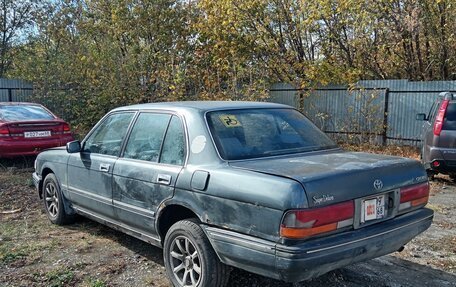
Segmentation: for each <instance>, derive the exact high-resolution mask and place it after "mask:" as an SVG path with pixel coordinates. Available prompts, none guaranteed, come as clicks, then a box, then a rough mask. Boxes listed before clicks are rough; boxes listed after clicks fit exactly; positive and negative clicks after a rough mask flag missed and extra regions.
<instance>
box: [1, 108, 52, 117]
mask: <svg viewBox="0 0 456 287" xmlns="http://www.w3.org/2000/svg"><path fill="white" fill-rule="evenodd" d="M0 118H1V119H2V120H5V121H32V120H52V119H54V116H53V115H52V114H51V113H49V112H48V111H46V110H45V109H43V107H40V106H35V105H11V106H0Z"/></svg>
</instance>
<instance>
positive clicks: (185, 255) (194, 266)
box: [163, 219, 229, 287]
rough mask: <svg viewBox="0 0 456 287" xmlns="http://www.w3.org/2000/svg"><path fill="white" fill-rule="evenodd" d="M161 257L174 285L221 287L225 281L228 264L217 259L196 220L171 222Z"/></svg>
mask: <svg viewBox="0 0 456 287" xmlns="http://www.w3.org/2000/svg"><path fill="white" fill-rule="evenodd" d="M163 257H164V261H165V267H166V273H167V275H168V278H169V279H170V280H171V282H172V283H173V285H174V286H179V287H184V286H185V287H187V286H192V287H209V286H211V287H212V286H214V287H222V286H225V285H226V283H227V281H228V277H229V273H228V272H229V269H228V266H226V265H224V264H223V263H221V262H220V261H219V259H218V257H217V255H216V254H215V252H214V250H213V249H212V246H211V245H210V243H209V240H208V239H207V238H206V235H205V234H204V232H203V230H202V229H201V227H200V226H199V223H198V221H197V220H194V219H189V220H182V221H179V222H177V223H175V224H174V225H173V226H171V228H170V229H169V231H168V233H167V234H166V237H165V242H164V248H163Z"/></svg>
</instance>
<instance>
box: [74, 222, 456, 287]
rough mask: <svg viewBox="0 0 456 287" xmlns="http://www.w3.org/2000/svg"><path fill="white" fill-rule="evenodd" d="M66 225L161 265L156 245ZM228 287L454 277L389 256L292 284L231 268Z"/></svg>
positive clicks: (443, 281) (418, 282)
mask: <svg viewBox="0 0 456 287" xmlns="http://www.w3.org/2000/svg"><path fill="white" fill-rule="evenodd" d="M66 228H68V229H72V230H78V231H81V232H84V231H85V232H88V233H90V234H92V235H96V236H101V237H105V238H109V239H111V240H113V241H114V242H116V243H118V244H120V245H121V246H123V247H125V248H126V249H128V250H130V251H133V252H134V253H135V254H137V255H138V256H140V257H143V258H146V259H147V260H149V261H151V262H154V263H156V264H159V265H161V266H162V267H163V266H164V264H163V259H162V256H163V253H162V250H161V249H160V248H157V247H154V246H151V245H150V244H148V243H145V242H143V241H141V240H139V239H136V238H134V237H131V236H128V235H126V234H123V233H121V232H119V231H116V230H113V229H110V228H109V227H106V226H104V225H101V224H98V223H96V222H93V221H91V220H89V219H85V218H81V217H79V218H78V220H77V222H76V223H75V224H74V225H70V226H67V227H66ZM228 286H232V287H240V286H264V287H268V286H270V287H272V286H274V287H285V286H302V287H304V286H305V287H317V286H318V287H320V286H347V287H361V286H372V287H385V286H397V287H408V286H410V287H415V286H430V287H433V286H435V287H440V286H449V287H452V286H456V276H455V275H452V274H450V273H447V272H444V271H441V270H437V269H433V268H431V267H429V266H425V265H420V264H416V263H413V262H411V261H407V260H403V259H400V258H397V257H394V256H391V255H388V256H383V257H381V258H377V259H373V260H369V261H367V262H363V263H358V264H354V265H351V266H348V267H345V268H342V269H338V270H335V271H332V272H329V273H327V274H324V275H322V276H320V277H318V278H315V279H313V280H309V281H305V282H300V283H296V284H290V283H285V282H281V281H277V280H273V279H270V278H267V277H263V276H259V275H256V274H252V273H249V272H246V271H243V270H240V269H236V268H233V270H232V271H231V275H230V280H229V284H228Z"/></svg>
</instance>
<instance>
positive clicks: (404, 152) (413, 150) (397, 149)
mask: <svg viewBox="0 0 456 287" xmlns="http://www.w3.org/2000/svg"><path fill="white" fill-rule="evenodd" d="M339 145H340V146H341V147H342V148H343V149H345V150H349V151H357V152H369V153H378V154H386V155H394V156H402V157H408V158H413V159H416V160H419V159H420V150H419V148H417V147H414V146H381V145H372V144H361V145H353V144H347V143H339Z"/></svg>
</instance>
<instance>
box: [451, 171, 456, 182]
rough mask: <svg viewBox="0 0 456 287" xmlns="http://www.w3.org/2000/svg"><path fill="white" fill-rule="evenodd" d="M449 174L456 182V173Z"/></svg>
mask: <svg viewBox="0 0 456 287" xmlns="http://www.w3.org/2000/svg"><path fill="white" fill-rule="evenodd" d="M449 176H450V179H451V180H452V181H454V182H456V173H450V174H449Z"/></svg>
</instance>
